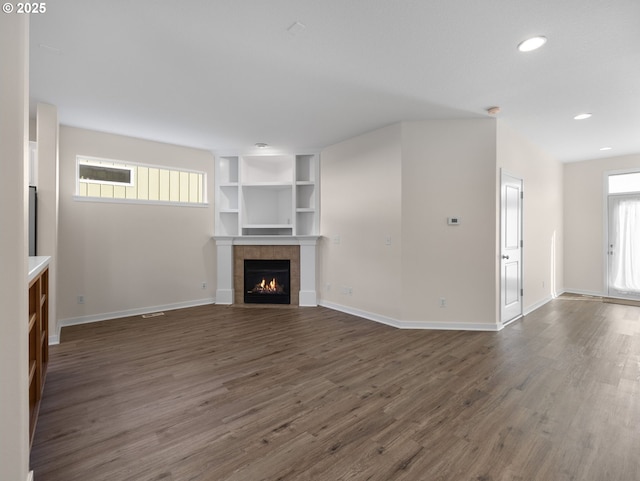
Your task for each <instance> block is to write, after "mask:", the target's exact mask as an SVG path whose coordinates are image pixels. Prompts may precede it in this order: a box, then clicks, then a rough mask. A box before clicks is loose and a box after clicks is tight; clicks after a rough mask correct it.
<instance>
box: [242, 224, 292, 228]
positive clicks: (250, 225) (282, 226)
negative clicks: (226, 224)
mask: <svg viewBox="0 0 640 481" xmlns="http://www.w3.org/2000/svg"><path fill="white" fill-rule="evenodd" d="M242 228H243V229H293V224H244V225H243V226H242Z"/></svg>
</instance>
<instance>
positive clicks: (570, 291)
mask: <svg viewBox="0 0 640 481" xmlns="http://www.w3.org/2000/svg"><path fill="white" fill-rule="evenodd" d="M562 293H563V294H578V295H581V296H594V297H607V296H608V294H607V293H606V292H598V291H586V290H584V289H571V288H569V287H567V288H566V289H565V290H564V291H563V292H562Z"/></svg>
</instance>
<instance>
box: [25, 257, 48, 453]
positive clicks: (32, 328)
mask: <svg viewBox="0 0 640 481" xmlns="http://www.w3.org/2000/svg"><path fill="white" fill-rule="evenodd" d="M48 363H49V268H48V267H47V268H44V269H43V270H42V272H41V273H39V274H38V275H37V276H35V277H34V278H33V279H32V280H31V281H30V282H29V442H30V443H31V442H32V441H33V434H34V432H35V428H36V420H37V418H38V410H39V408H40V401H41V399H42V391H43V389H44V379H45V375H46V373H47V365H48Z"/></svg>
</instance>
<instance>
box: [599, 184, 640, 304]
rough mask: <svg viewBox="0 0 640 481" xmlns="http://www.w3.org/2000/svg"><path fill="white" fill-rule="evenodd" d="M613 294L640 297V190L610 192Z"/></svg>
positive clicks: (610, 245) (610, 283)
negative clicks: (629, 192)
mask: <svg viewBox="0 0 640 481" xmlns="http://www.w3.org/2000/svg"><path fill="white" fill-rule="evenodd" d="M607 253H608V259H609V295H610V296H612V297H626V298H639V299H640V193H637V194H618V195H609V244H608V252H607Z"/></svg>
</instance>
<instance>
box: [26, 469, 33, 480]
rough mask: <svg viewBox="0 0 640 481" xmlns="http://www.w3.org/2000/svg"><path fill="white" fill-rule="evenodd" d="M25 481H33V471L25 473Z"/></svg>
mask: <svg viewBox="0 0 640 481" xmlns="http://www.w3.org/2000/svg"><path fill="white" fill-rule="evenodd" d="M27 481H33V471H29V474H27Z"/></svg>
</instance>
